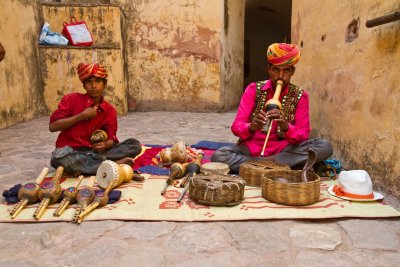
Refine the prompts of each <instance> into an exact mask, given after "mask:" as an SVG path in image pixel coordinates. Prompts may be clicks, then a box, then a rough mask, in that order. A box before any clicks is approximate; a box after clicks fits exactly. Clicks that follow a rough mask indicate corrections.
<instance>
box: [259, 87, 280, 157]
mask: <svg viewBox="0 0 400 267" xmlns="http://www.w3.org/2000/svg"><path fill="white" fill-rule="evenodd" d="M282 85H283V81H282V80H277V81H276V89H275V93H274V96H273V98H272V99H270V100H268V101H267V103H265V108H264V109H265V111H269V110H272V109H282V104H281V102H280V101H279V97H280V95H281V90H282ZM272 122H273V120H272V119H268V120H267V123H266V124H265V125H264V126H263V129H262V131H263V132H266V133H267V136H266V137H265V141H264V145H263V148H262V151H261V156H262V157H263V156H264V151H265V147H266V146H267V142H268V138H269V134H270V133H271V128H272Z"/></svg>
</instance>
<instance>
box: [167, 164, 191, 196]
mask: <svg viewBox="0 0 400 267" xmlns="http://www.w3.org/2000/svg"><path fill="white" fill-rule="evenodd" d="M188 165H189V163H183V164H181V163H174V164H172V165H171V168H170V169H169V177H168V180H167V181H165V187H164V188H163V190H162V191H161V195H164V193H165V191H167V188H168V186H170V185H171V184H173V183H174V182H175V180H176V179H179V178H182V177H183V176H184V175H185V173H186V168H187V166H188Z"/></svg>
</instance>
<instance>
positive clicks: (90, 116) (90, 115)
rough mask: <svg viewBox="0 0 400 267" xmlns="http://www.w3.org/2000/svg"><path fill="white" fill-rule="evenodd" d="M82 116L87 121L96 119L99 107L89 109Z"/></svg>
mask: <svg viewBox="0 0 400 267" xmlns="http://www.w3.org/2000/svg"><path fill="white" fill-rule="evenodd" d="M81 114H82V116H83V117H84V118H85V119H86V120H90V119H93V118H94V117H96V114H97V107H96V106H95V107H88V108H86V109H85V110H84V111H82V112H81Z"/></svg>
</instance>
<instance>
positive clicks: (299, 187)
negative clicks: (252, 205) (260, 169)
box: [261, 170, 320, 206]
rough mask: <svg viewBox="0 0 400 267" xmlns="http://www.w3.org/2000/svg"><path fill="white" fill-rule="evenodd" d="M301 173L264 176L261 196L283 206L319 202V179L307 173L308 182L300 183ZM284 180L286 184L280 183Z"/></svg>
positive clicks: (274, 173)
mask: <svg viewBox="0 0 400 267" xmlns="http://www.w3.org/2000/svg"><path fill="white" fill-rule="evenodd" d="M301 172H302V171H300V170H298V171H272V172H268V173H266V174H264V178H263V183H262V187H261V192H262V196H263V197H264V198H265V199H267V200H269V201H271V202H275V203H279V204H284V205H295V206H302V205H311V204H313V203H316V202H318V201H319V196H320V178H319V176H318V175H317V174H315V173H313V172H308V173H307V175H308V180H309V182H306V183H304V182H301ZM283 179H285V180H286V181H287V182H282V180H283Z"/></svg>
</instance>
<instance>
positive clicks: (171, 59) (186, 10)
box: [114, 0, 224, 111]
mask: <svg viewBox="0 0 400 267" xmlns="http://www.w3.org/2000/svg"><path fill="white" fill-rule="evenodd" d="M114 2H118V3H119V4H120V5H121V8H122V10H123V12H124V14H125V15H126V25H125V38H126V59H127V69H128V75H129V81H128V83H129V99H130V100H135V101H136V103H137V105H138V109H139V110H172V111H174V110H176V111H211V110H221V109H222V106H223V104H222V103H221V102H222V99H223V96H222V95H221V79H220V76H221V67H220V66H221V60H222V59H221V58H222V56H221V50H222V44H221V31H223V8H224V5H223V1H215V0H204V1H195V0H174V1H172V0H170V1H165V0H151V1H140V0H136V1H135V0H130V1H129V0H126V1H122V0H121V1H114Z"/></svg>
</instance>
